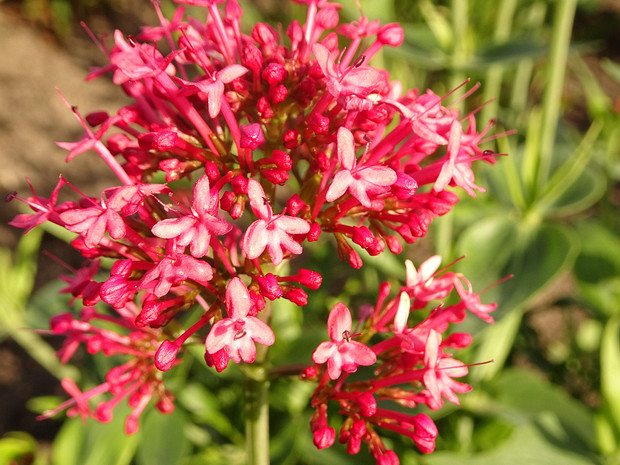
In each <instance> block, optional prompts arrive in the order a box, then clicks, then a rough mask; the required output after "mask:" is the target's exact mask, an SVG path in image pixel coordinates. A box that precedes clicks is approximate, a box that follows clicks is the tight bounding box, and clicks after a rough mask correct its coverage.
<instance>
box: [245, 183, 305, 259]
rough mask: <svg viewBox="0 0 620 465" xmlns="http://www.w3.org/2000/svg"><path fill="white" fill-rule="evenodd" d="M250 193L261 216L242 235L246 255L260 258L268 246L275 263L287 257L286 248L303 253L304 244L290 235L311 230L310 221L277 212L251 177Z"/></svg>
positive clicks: (258, 214)
mask: <svg viewBox="0 0 620 465" xmlns="http://www.w3.org/2000/svg"><path fill="white" fill-rule="evenodd" d="M248 197H249V198H250V206H251V207H252V211H253V212H254V214H255V215H256V216H258V217H259V219H258V220H256V221H255V222H254V223H252V224H251V225H250V226H249V227H248V229H247V231H246V233H245V236H243V242H242V245H241V248H242V249H243V251H244V252H245V255H246V257H248V258H250V259H254V258H258V257H260V255H261V254H262V253H263V252H264V251H265V248H266V249H267V250H268V251H269V256H270V257H271V261H272V262H273V264H274V265H279V264H280V263H282V260H283V259H284V252H283V249H286V250H288V251H289V252H291V253H294V254H300V253H301V252H302V251H303V248H302V247H301V244H299V243H298V242H297V241H295V239H293V238H292V237H291V236H290V235H291V234H306V233H307V232H308V231H310V225H309V224H308V222H307V221H306V220H304V219H302V218H295V217H294V216H287V215H284V214H281V215H275V216H274V215H273V211H272V209H271V205H269V201H268V200H267V197H265V191H264V190H263V187H262V186H261V185H260V183H259V182H258V181H256V180H255V179H250V180H249V181H248Z"/></svg>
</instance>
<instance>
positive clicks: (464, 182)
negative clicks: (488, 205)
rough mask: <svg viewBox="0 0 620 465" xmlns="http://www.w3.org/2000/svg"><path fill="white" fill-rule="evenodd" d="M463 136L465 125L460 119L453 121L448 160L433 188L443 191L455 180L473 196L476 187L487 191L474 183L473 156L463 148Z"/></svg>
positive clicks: (436, 190) (481, 190)
mask: <svg viewBox="0 0 620 465" xmlns="http://www.w3.org/2000/svg"><path fill="white" fill-rule="evenodd" d="M462 138H463V127H462V126H461V123H460V122H459V121H453V122H452V125H451V126H450V137H449V139H448V160H447V161H446V162H445V163H444V164H443V166H442V168H441V171H440V173H439V176H437V180H436V181H435V185H434V186H433V190H434V191H435V192H439V191H442V190H444V189H445V188H446V186H447V185H448V184H449V183H450V181H453V182H454V184H455V185H457V186H459V187H461V188H462V189H464V190H465V192H467V193H468V194H469V195H471V196H472V197H475V196H476V193H475V192H474V189H477V190H479V191H480V192H485V189H483V188H482V187H479V186H477V185H476V184H474V173H473V171H472V170H471V162H472V160H471V158H470V157H469V155H467V154H466V153H465V151H464V150H463V149H462V148H461V139H462Z"/></svg>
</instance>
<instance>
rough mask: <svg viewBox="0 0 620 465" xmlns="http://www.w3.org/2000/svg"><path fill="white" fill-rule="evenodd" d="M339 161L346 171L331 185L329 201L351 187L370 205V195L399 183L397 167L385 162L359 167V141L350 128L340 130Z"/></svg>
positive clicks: (353, 191)
mask: <svg viewBox="0 0 620 465" xmlns="http://www.w3.org/2000/svg"><path fill="white" fill-rule="evenodd" d="M337 138H338V148H337V150H338V162H339V163H340V166H342V168H343V169H342V170H340V171H338V172H337V173H336V176H334V181H333V182H332V184H331V185H330V186H329V189H328V190H327V194H326V195H325V200H327V201H328V202H333V201H334V200H337V199H339V198H340V197H342V196H343V195H344V193H345V192H346V191H347V190H348V191H349V192H350V193H351V195H352V196H353V197H355V198H356V199H357V200H358V201H359V203H361V204H362V205H363V206H364V207H366V208H370V206H371V201H370V197H369V195H368V194H371V195H373V194H377V193H381V192H385V191H386V190H387V188H388V187H389V186H391V185H392V184H394V183H395V182H396V179H397V176H396V173H395V172H394V170H393V169H391V168H388V167H387V166H383V165H372V166H364V165H363V164H362V165H360V166H357V160H356V158H355V141H354V140H353V134H352V133H351V131H349V130H348V129H347V128H344V127H340V128H339V129H338V136H337Z"/></svg>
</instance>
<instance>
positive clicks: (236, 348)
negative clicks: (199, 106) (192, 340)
mask: <svg viewBox="0 0 620 465" xmlns="http://www.w3.org/2000/svg"><path fill="white" fill-rule="evenodd" d="M251 308H252V298H251V297H250V293H249V291H248V289H247V288H246V287H245V284H243V281H241V279H239V278H237V277H234V278H233V279H231V281H230V283H229V284H228V287H227V288H226V311H227V312H228V315H230V317H229V318H224V319H222V320H220V321H218V322H217V323H215V324H214V325H213V328H211V331H210V332H209V335H208V336H207V339H206V342H205V345H206V349H207V352H208V353H209V354H211V355H214V354H216V353H217V352H219V351H221V350H222V349H225V351H226V353H227V354H228V356H229V357H230V358H232V359H233V361H234V362H235V363H239V362H241V360H243V361H244V362H247V363H252V362H253V361H254V359H256V345H255V342H258V343H259V344H263V345H266V346H270V345H272V344H273V343H274V342H275V336H274V334H273V331H272V330H271V328H270V327H269V325H267V323H265V322H263V321H261V320H259V319H258V318H256V317H255V316H248V313H250V309H251Z"/></svg>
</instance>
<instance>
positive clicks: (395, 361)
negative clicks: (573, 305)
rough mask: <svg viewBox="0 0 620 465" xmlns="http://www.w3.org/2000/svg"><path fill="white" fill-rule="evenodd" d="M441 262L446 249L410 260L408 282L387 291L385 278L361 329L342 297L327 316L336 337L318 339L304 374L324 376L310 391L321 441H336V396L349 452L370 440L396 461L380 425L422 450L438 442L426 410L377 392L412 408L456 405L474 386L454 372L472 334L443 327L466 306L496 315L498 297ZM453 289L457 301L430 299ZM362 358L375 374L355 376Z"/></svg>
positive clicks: (380, 454)
mask: <svg viewBox="0 0 620 465" xmlns="http://www.w3.org/2000/svg"><path fill="white" fill-rule="evenodd" d="M440 264H441V257H440V256H438V255H435V256H433V257H431V258H429V259H428V260H427V261H425V262H424V263H423V264H422V265H421V266H420V268H419V270H416V269H415V267H414V266H413V263H412V262H411V261H409V260H407V261H406V265H407V276H406V282H405V285H404V286H402V287H401V288H400V289H399V290H398V292H397V294H396V295H395V296H394V297H393V298H391V299H388V295H389V294H390V285H389V283H387V282H386V283H383V284H382V286H381V291H380V295H379V299H378V301H377V304H376V306H375V307H372V306H369V307H368V308H365V309H364V310H363V311H361V312H360V319H359V322H358V324H357V326H356V329H355V331H353V330H352V318H351V313H350V311H349V309H348V308H347V307H346V306H344V305H343V304H342V303H338V304H336V305H335V306H334V307H333V308H332V310H331V312H330V315H329V319H328V322H327V327H328V331H329V337H330V339H331V341H330V342H323V343H321V344H320V345H319V346H318V347H317V349H316V350H315V352H314V354H313V356H312V360H313V361H314V362H315V364H316V365H315V366H312V367H309V368H307V369H306V370H305V371H304V372H303V373H302V375H301V377H302V379H306V380H311V381H317V382H318V387H317V388H316V390H315V392H314V395H313V397H312V406H313V407H314V408H315V409H316V411H315V414H314V416H313V417H312V421H311V424H312V431H313V433H314V443H315V445H316V446H317V447H318V448H323V447H329V446H331V445H332V444H333V443H334V441H335V438H336V432H335V430H334V428H331V427H329V426H328V423H327V404H328V402H329V401H333V402H336V403H337V404H338V405H339V407H340V414H342V415H344V416H345V417H346V419H345V421H344V422H343V424H342V427H341V429H340V434H339V437H338V439H339V441H340V442H341V443H346V444H347V451H348V452H349V453H351V454H356V453H357V452H359V450H360V446H361V443H362V442H364V443H366V444H367V445H368V449H369V451H370V453H371V454H372V455H373V457H374V458H375V459H377V463H380V464H397V463H398V458H397V457H396V455H395V454H394V453H393V451H390V450H388V449H386V447H385V445H384V444H383V441H382V440H381V437H380V436H379V435H378V434H377V432H376V431H375V427H377V426H378V427H381V428H384V429H388V430H392V431H395V432H398V433H400V434H403V435H404V436H407V437H410V438H411V439H412V440H413V441H414V442H415V444H416V445H417V446H418V448H419V449H420V451H422V452H425V453H429V452H432V451H433V450H434V449H435V438H436V437H437V428H436V427H435V424H434V423H433V421H432V420H431V418H430V417H429V416H428V415H426V414H424V413H418V414H417V415H415V416H413V415H408V414H405V413H402V411H394V410H389V409H386V408H380V407H379V406H378V405H377V400H381V401H382V404H388V403H389V402H388V401H392V402H393V403H395V404H397V405H400V406H403V407H407V408H414V407H416V406H418V405H426V406H427V407H428V408H430V409H431V410H436V409H439V408H441V407H442V406H443V402H444V399H445V400H448V401H450V402H452V403H454V404H457V405H458V404H459V400H458V397H457V395H456V394H457V393H464V392H468V391H469V390H470V389H471V387H470V386H469V385H467V384H464V383H461V382H458V381H455V380H454V379H453V378H461V377H463V376H465V375H466V374H467V372H468V369H467V366H466V365H465V364H463V362H460V361H458V360H456V359H454V358H452V354H451V351H452V350H453V349H461V348H464V347H467V346H469V345H470V344H471V342H472V337H471V335H470V334H468V333H451V334H450V335H449V336H447V337H445V338H444V337H442V334H443V333H445V332H446V330H447V329H448V327H449V326H450V324H458V323H460V322H462V321H463V320H464V318H465V315H466V310H468V311H470V312H472V313H474V314H475V315H477V316H478V317H480V318H481V319H483V320H485V321H487V322H489V323H492V322H493V319H492V317H491V316H490V315H489V313H490V312H492V311H493V310H495V304H482V303H481V302H480V298H479V296H478V294H476V293H474V292H473V291H472V288H471V284H470V283H469V281H467V280H466V279H465V277H464V276H462V275H461V274H458V273H454V272H451V271H446V272H441V271H437V270H438V268H439V265H440ZM464 283H465V284H464ZM453 291H456V294H457V295H458V302H456V303H454V304H452V305H439V306H434V307H433V306H432V302H433V301H441V300H444V299H446V298H447V297H448V295H450V294H451V293H452V292H453ZM429 307H432V308H431V309H430V311H425V310H426V309H428V308H429ZM411 310H414V312H415V313H414V314H415V317H414V318H412V320H414V321H415V324H413V325H411V326H410V324H409V314H410V312H411ZM354 332H355V334H353V333H354ZM354 338H357V339H358V340H353V339H354ZM366 344H368V345H366ZM323 364H326V367H324V366H323ZM360 366H373V368H374V370H373V372H372V375H371V376H370V377H368V376H362V377H360V376H356V377H355V379H354V380H353V381H350V380H349V379H348V377H349V374H351V373H356V372H357V371H358V368H359V367H360ZM360 378H363V379H360Z"/></svg>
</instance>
